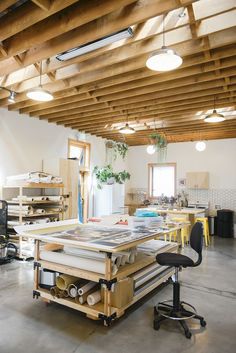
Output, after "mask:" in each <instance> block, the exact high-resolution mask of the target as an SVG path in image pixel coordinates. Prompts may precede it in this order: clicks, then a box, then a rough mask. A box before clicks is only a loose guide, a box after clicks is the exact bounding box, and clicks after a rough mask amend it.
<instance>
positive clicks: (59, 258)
mask: <svg viewBox="0 0 236 353" xmlns="http://www.w3.org/2000/svg"><path fill="white" fill-rule="evenodd" d="M40 259H41V260H45V261H49V262H54V263H58V264H61V265H65V266H71V267H75V268H80V269H81V270H87V271H92V272H97V273H101V274H103V275H104V274H105V272H106V265H105V261H102V260H98V259H86V258H80V257H78V256H73V255H67V254H62V253H57V252H53V251H41V252H40ZM117 271H118V268H117V266H116V265H113V266H112V274H113V275H115V274H116V273H117Z"/></svg>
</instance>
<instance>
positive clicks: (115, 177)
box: [93, 164, 130, 189]
mask: <svg viewBox="0 0 236 353" xmlns="http://www.w3.org/2000/svg"><path fill="white" fill-rule="evenodd" d="M93 173H94V174H95V176H96V179H97V187H98V189H102V186H103V185H105V184H106V185H112V184H114V183H115V182H116V183H118V184H123V183H124V182H125V181H126V180H128V179H130V174H129V173H128V172H127V171H126V170H123V171H122V172H118V173H114V172H113V169H112V166H111V165H110V164H108V165H106V166H105V167H102V168H99V167H98V166H96V167H94V170H93Z"/></svg>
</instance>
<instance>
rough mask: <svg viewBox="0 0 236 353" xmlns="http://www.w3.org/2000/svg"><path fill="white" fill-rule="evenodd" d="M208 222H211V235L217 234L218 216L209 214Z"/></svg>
mask: <svg viewBox="0 0 236 353" xmlns="http://www.w3.org/2000/svg"><path fill="white" fill-rule="evenodd" d="M208 224H209V233H210V235H215V234H216V217H215V216H209V217H208Z"/></svg>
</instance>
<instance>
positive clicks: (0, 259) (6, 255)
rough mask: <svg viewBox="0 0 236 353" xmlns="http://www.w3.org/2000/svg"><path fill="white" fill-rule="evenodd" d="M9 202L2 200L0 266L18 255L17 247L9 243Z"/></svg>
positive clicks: (0, 210)
mask: <svg viewBox="0 0 236 353" xmlns="http://www.w3.org/2000/svg"><path fill="white" fill-rule="evenodd" d="M7 211H8V207H7V202H6V201H2V200H0V265H2V264H5V263H7V262H11V261H12V260H13V259H14V258H15V257H16V254H17V247H16V246H15V245H14V244H12V243H10V242H9V237H8V234H7Z"/></svg>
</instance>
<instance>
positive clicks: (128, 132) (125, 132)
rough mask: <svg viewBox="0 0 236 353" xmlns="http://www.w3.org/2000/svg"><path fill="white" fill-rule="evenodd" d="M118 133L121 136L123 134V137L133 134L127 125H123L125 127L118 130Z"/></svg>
mask: <svg viewBox="0 0 236 353" xmlns="http://www.w3.org/2000/svg"><path fill="white" fill-rule="evenodd" d="M119 132H120V133H121V134H125V135H131V134H134V133H135V130H134V129H133V128H132V127H131V126H129V124H128V123H126V124H125V126H123V127H122V128H120V130H119Z"/></svg>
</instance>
